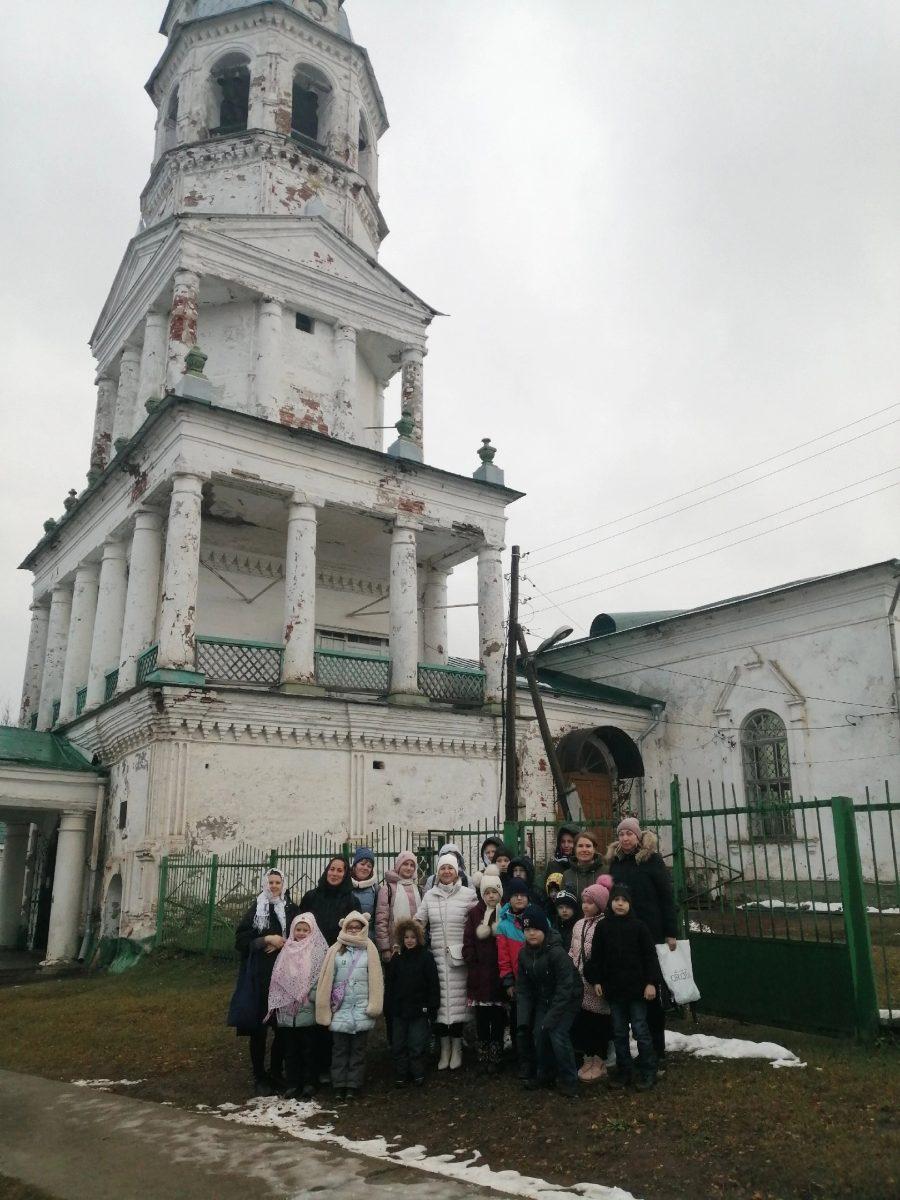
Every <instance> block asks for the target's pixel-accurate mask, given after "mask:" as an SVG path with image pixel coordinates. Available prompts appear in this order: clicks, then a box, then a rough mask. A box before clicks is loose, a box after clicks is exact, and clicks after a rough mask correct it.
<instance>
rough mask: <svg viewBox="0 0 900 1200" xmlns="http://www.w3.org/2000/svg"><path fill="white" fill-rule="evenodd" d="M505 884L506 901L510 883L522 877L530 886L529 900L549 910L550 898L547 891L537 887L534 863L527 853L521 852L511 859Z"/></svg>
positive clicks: (504, 894) (530, 902)
mask: <svg viewBox="0 0 900 1200" xmlns="http://www.w3.org/2000/svg"><path fill="white" fill-rule="evenodd" d="M503 878H504V884H503V899H504V902H505V901H507V900H508V899H509V885H510V884H511V883H512V881H513V880H514V879H521V880H522V882H523V883H525V884H526V885H527V887H528V902H529V904H536V905H537V906H538V908H543V909H544V911H545V912H546V911H547V906H548V900H547V893H546V892H543V891H541V889H540V888H538V887H535V884H534V863H533V862H532V861H531V859H530V858H529V857H528V855H527V854H520V855H519V857H518V858H511V859H510V860H509V867H508V868H507V870H506V874H505V875H504V877H503Z"/></svg>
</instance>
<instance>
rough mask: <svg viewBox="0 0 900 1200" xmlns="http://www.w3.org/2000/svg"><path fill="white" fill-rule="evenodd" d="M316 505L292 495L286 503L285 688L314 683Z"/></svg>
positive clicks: (313, 686)
mask: <svg viewBox="0 0 900 1200" xmlns="http://www.w3.org/2000/svg"><path fill="white" fill-rule="evenodd" d="M317 528H318V526H317V515H316V507H315V505H314V504H310V503H309V501H308V500H306V499H302V500H301V499H295V500H293V501H292V502H291V504H290V505H289V507H288V527H287V547H286V550H285V558H284V659H283V662H282V669H281V682H282V688H283V690H284V691H289V692H298V691H302V692H308V691H310V690H311V689H315V690H316V691H319V690H320V689H319V688H317V687H316V531H317Z"/></svg>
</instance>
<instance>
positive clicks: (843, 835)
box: [831, 796, 879, 1041]
mask: <svg viewBox="0 0 900 1200" xmlns="http://www.w3.org/2000/svg"><path fill="white" fill-rule="evenodd" d="M831 819H832V823H833V827H834V845H835V850H836V851H837V864H838V873H839V875H840V879H841V902H842V906H843V909H844V929H845V931H846V934H847V951H848V953H849V955H850V974H851V978H852V980H853V1004H854V1008H855V1010H856V1013H855V1024H856V1036H857V1038H859V1039H860V1041H870V1040H871V1039H872V1038H874V1037H875V1036H876V1034H877V1033H878V1029H879V1021H878V996H877V993H876V990H875V968H874V966H873V964H872V941H871V937H870V936H869V918H868V915H867V913H866V893H865V888H864V887H863V873H862V862H861V861H860V857H859V840H858V838H857V835H856V814H855V812H854V811H853V801H852V800H851V799H850V797H849V796H833V797H832V799H831Z"/></svg>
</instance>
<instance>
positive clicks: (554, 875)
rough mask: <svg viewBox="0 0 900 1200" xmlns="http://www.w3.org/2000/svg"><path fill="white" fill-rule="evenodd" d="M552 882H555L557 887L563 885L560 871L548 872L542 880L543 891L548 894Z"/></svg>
mask: <svg viewBox="0 0 900 1200" xmlns="http://www.w3.org/2000/svg"><path fill="white" fill-rule="evenodd" d="M553 884H556V887H557V889H559V888H561V887H562V885H563V877H562V871H551V872H550V874H549V875H548V876H547V878H546V879H545V880H544V891H545V892H547V893H548V894H549V892H550V888H551V886H552V885H553Z"/></svg>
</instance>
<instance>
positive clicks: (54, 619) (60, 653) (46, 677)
mask: <svg viewBox="0 0 900 1200" xmlns="http://www.w3.org/2000/svg"><path fill="white" fill-rule="evenodd" d="M71 614H72V588H71V586H70V585H69V584H62V585H60V586H59V587H55V588H54V589H53V592H52V593H51V596H50V620H49V623H48V625H47V653H46V654H45V655H44V671H43V674H42V676H41V698H40V702H39V707H38V729H49V728H50V727H51V726H52V724H53V705H54V703H55V702H56V701H57V700H59V699H60V691H61V688H62V677H63V668H64V667H65V665H66V644H67V642H68V640H69V618H70V617H71Z"/></svg>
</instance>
